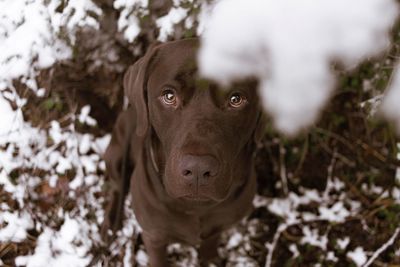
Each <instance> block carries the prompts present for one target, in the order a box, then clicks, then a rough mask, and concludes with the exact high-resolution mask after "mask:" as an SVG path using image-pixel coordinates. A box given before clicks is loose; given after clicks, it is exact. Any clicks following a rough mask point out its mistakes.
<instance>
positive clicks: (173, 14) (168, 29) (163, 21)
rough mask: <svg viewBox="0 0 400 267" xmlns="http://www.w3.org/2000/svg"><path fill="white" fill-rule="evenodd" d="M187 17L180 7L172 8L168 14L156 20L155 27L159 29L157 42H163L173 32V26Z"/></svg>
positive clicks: (184, 10) (185, 11)
mask: <svg viewBox="0 0 400 267" xmlns="http://www.w3.org/2000/svg"><path fill="white" fill-rule="evenodd" d="M186 16H187V10H186V9H184V8H181V7H173V8H171V10H170V11H169V13H168V14H167V15H165V16H163V17H161V18H159V19H157V21H156V23H157V27H159V28H160V35H159V36H158V40H159V41H162V42H165V41H167V38H168V36H170V35H171V34H172V33H173V32H174V28H173V26H174V25H175V24H177V23H179V22H181V21H182V20H183V19H184V18H185V17H186Z"/></svg>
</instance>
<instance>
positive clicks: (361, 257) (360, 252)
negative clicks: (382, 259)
mask: <svg viewBox="0 0 400 267" xmlns="http://www.w3.org/2000/svg"><path fill="white" fill-rule="evenodd" d="M347 257H348V258H349V259H351V260H352V261H353V262H354V263H355V264H356V265H357V266H362V265H363V264H364V263H366V262H367V255H366V254H365V251H364V249H363V248H362V247H357V248H355V249H354V250H353V251H349V252H348V253H347Z"/></svg>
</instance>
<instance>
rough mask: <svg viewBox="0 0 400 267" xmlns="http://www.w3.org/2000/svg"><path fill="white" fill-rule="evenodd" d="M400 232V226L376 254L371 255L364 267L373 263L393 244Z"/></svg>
mask: <svg viewBox="0 0 400 267" xmlns="http://www.w3.org/2000/svg"><path fill="white" fill-rule="evenodd" d="M399 233H400V227H397V229H396V231H394V234H393V235H392V237H391V238H390V239H389V240H388V241H387V242H386V243H385V244H383V245H382V246H381V247H380V248H379V249H378V250H377V251H375V252H374V254H373V255H372V256H371V258H369V260H368V261H367V263H365V264H364V265H363V266H362V267H368V266H370V265H371V263H373V262H374V261H375V260H376V258H378V257H379V255H380V254H381V253H382V252H383V251H385V250H386V249H387V248H388V247H390V246H391V245H393V243H394V241H395V239H396V237H397V236H398V235H399Z"/></svg>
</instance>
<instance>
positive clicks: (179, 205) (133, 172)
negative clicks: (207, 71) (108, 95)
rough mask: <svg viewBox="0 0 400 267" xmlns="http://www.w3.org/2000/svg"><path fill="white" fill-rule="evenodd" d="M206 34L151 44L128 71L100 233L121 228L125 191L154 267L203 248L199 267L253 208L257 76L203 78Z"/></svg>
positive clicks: (259, 125) (259, 123)
mask: <svg viewBox="0 0 400 267" xmlns="http://www.w3.org/2000/svg"><path fill="white" fill-rule="evenodd" d="M198 49H199V40H197V39H185V40H180V41H174V42H168V43H163V44H156V45H153V46H152V47H151V48H150V49H149V50H148V51H147V53H146V54H145V55H144V56H143V57H142V58H141V59H139V60H138V61H137V62H136V63H135V64H133V65H132V66H131V67H129V69H128V70H127V72H126V74H125V76H124V81H123V84H124V91H125V95H126V96H127V97H128V99H129V103H130V106H129V107H128V109H127V110H125V111H124V112H122V113H121V114H120V115H119V117H118V119H117V122H116V124H115V127H114V130H113V133H112V137H111V141H110V144H109V146H108V148H107V150H106V153H105V156H104V158H105V162H106V168H107V173H108V177H109V180H110V183H111V184H112V186H111V187H109V188H108V189H107V190H108V193H109V194H110V201H109V206H108V208H107V211H106V215H105V222H104V225H103V229H106V230H108V229H111V230H112V231H116V230H118V229H119V228H120V227H121V225H122V220H123V206H124V199H125V196H126V195H127V194H128V193H129V192H130V193H131V195H132V206H133V210H134V214H135V216H136V219H137V221H138V222H139V224H140V226H141V228H142V230H143V232H142V239H143V242H144V245H145V248H146V250H147V253H148V255H149V263H150V265H151V266H153V267H165V266H168V262H167V255H166V247H167V245H168V244H169V243H172V242H180V243H186V244H189V245H193V246H196V247H198V252H199V257H200V262H201V264H202V265H204V264H207V263H209V262H212V261H213V260H215V259H217V258H218V252H217V248H218V240H219V238H220V234H221V232H222V231H223V230H225V229H227V228H229V227H231V226H232V225H234V224H235V223H236V222H238V221H240V220H241V219H242V218H243V217H244V216H246V215H248V214H249V213H250V212H251V210H252V200H253V197H254V194H255V191H256V177H255V171H254V162H253V161H254V152H255V150H256V146H257V143H258V142H259V141H260V139H261V137H262V135H263V132H264V128H265V120H264V119H263V115H262V110H261V107H260V103H259V100H258V97H257V90H256V85H257V84H256V82H255V81H252V80H249V81H244V82H237V83H234V84H233V85H231V86H230V87H229V88H225V89H221V88H220V87H219V86H218V85H217V84H216V83H214V82H212V81H208V80H205V79H202V78H201V77H199V74H198V70H197V64H196V57H197V51H198Z"/></svg>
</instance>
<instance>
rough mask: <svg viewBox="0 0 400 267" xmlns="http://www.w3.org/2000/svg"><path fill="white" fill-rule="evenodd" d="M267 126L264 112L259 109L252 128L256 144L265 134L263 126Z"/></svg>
mask: <svg viewBox="0 0 400 267" xmlns="http://www.w3.org/2000/svg"><path fill="white" fill-rule="evenodd" d="M266 126H267V119H266V117H265V115H264V112H263V111H262V110H261V111H260V112H259V114H258V119H257V124H256V129H255V130H254V136H253V138H254V141H255V143H256V144H257V145H258V144H259V143H260V142H261V139H262V138H263V137H264V134H265V127H266Z"/></svg>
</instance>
